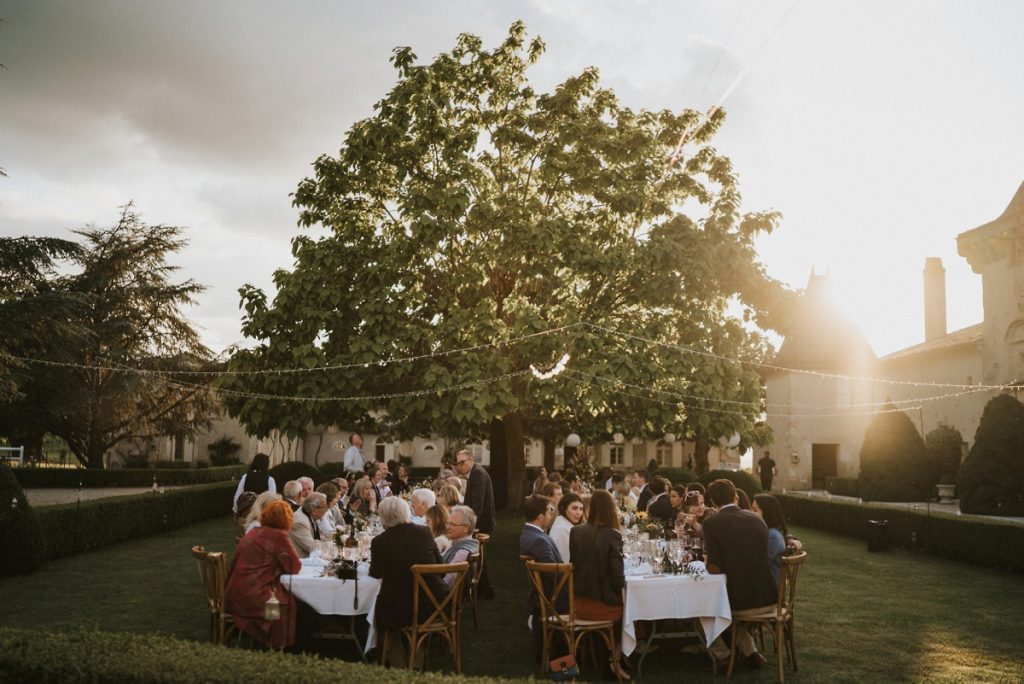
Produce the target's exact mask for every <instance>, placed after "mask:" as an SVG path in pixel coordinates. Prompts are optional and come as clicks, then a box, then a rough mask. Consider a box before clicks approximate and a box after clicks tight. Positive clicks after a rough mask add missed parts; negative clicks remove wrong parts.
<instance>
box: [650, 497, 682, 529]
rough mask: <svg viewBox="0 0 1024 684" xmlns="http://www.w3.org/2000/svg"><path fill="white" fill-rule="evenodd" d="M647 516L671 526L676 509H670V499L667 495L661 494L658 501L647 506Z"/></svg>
mask: <svg viewBox="0 0 1024 684" xmlns="http://www.w3.org/2000/svg"><path fill="white" fill-rule="evenodd" d="M647 515H648V517H651V518H657V519H658V520H660V521H661V522H663V523H665V524H666V525H672V524H673V523H674V522H675V518H676V509H674V508H672V499H670V498H669V496H668V494H662V495H661V497H660V498H659V499H657V500H656V501H654V502H652V503H651V504H650V505H649V506H647Z"/></svg>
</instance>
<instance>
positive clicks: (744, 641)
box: [704, 480, 778, 668]
mask: <svg viewBox="0 0 1024 684" xmlns="http://www.w3.org/2000/svg"><path fill="white" fill-rule="evenodd" d="M708 497H709V498H710V499H711V503H713V504H714V505H715V506H717V507H718V513H717V514H716V515H713V516H711V517H710V518H708V519H707V520H706V521H704V548H705V550H706V551H707V561H708V569H709V570H710V571H711V572H721V573H725V575H726V587H727V588H728V591H729V607H730V608H731V609H732V615H733V617H734V618H742V617H744V615H751V616H752V615H758V614H760V613H763V612H765V611H766V610H769V611H774V610H775V603H776V601H777V600H778V592H777V590H776V587H775V580H774V579H773V578H772V570H771V561H770V560H769V558H768V553H767V548H768V528H767V527H766V526H765V524H764V521H763V520H762V519H761V518H760V517H759V516H758V515H756V514H754V513H751V512H750V511H744V510H741V509H740V507H739V506H737V505H736V502H737V501H738V500H739V499H738V497H737V495H736V486H735V485H733V483H732V482H730V481H729V480H715V481H714V482H712V483H711V484H710V485H708ZM733 638H734V639H736V650H737V651H738V652H739V655H741V656H742V657H743V658H744V661H745V663H746V664H747V666H749V667H755V668H757V667H761V666H763V665H764V656H762V655H761V654H760V653H758V652H757V648H756V647H755V646H754V639H753V637H751V635H750V631H749V630H748V629H743V630H742V632H741V633H739V634H735V635H734V636H733ZM709 650H710V651H711V654H712V656H714V657H715V659H716V660H717V661H718V663H719V665H722V664H723V663H724V662H727V661H728V657H729V647H728V646H727V645H726V644H725V643H724V641H723V639H722V638H721V637H719V638H718V639H715V641H714V642H713V643H712V644H711V646H710V648H709Z"/></svg>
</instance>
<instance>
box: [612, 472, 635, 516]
mask: <svg viewBox="0 0 1024 684" xmlns="http://www.w3.org/2000/svg"><path fill="white" fill-rule="evenodd" d="M611 493H612V497H613V500H614V501H615V504H616V505H617V506H618V507H619V508H621V509H623V510H626V509H636V495H634V494H633V490H632V489H631V488H630V486H629V480H628V479H627V478H626V474H625V473H615V474H613V475H612V490H611Z"/></svg>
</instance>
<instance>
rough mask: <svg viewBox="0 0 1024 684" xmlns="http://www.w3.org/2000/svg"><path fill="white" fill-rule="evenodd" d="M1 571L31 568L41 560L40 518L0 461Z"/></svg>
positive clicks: (27, 570)
mask: <svg viewBox="0 0 1024 684" xmlns="http://www.w3.org/2000/svg"><path fill="white" fill-rule="evenodd" d="M0 549H2V551H0V575H20V574H22V573H26V572H32V571H33V570H35V569H36V568H38V567H39V566H40V564H42V562H43V540H42V532H41V530H40V527H39V519H38V518H36V514H35V511H34V510H32V508H31V507H30V506H29V505H28V500H27V499H26V498H25V492H24V491H22V489H21V486H20V485H19V484H18V481H17V480H16V479H15V478H14V475H12V474H11V469H10V468H8V467H7V466H6V465H2V464H0Z"/></svg>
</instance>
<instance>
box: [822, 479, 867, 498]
mask: <svg viewBox="0 0 1024 684" xmlns="http://www.w3.org/2000/svg"><path fill="white" fill-rule="evenodd" d="M825 490H826V491H827V492H828V493H830V494H835V495H836V496H860V482H859V481H858V480H857V478H855V477H826V478H825Z"/></svg>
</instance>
